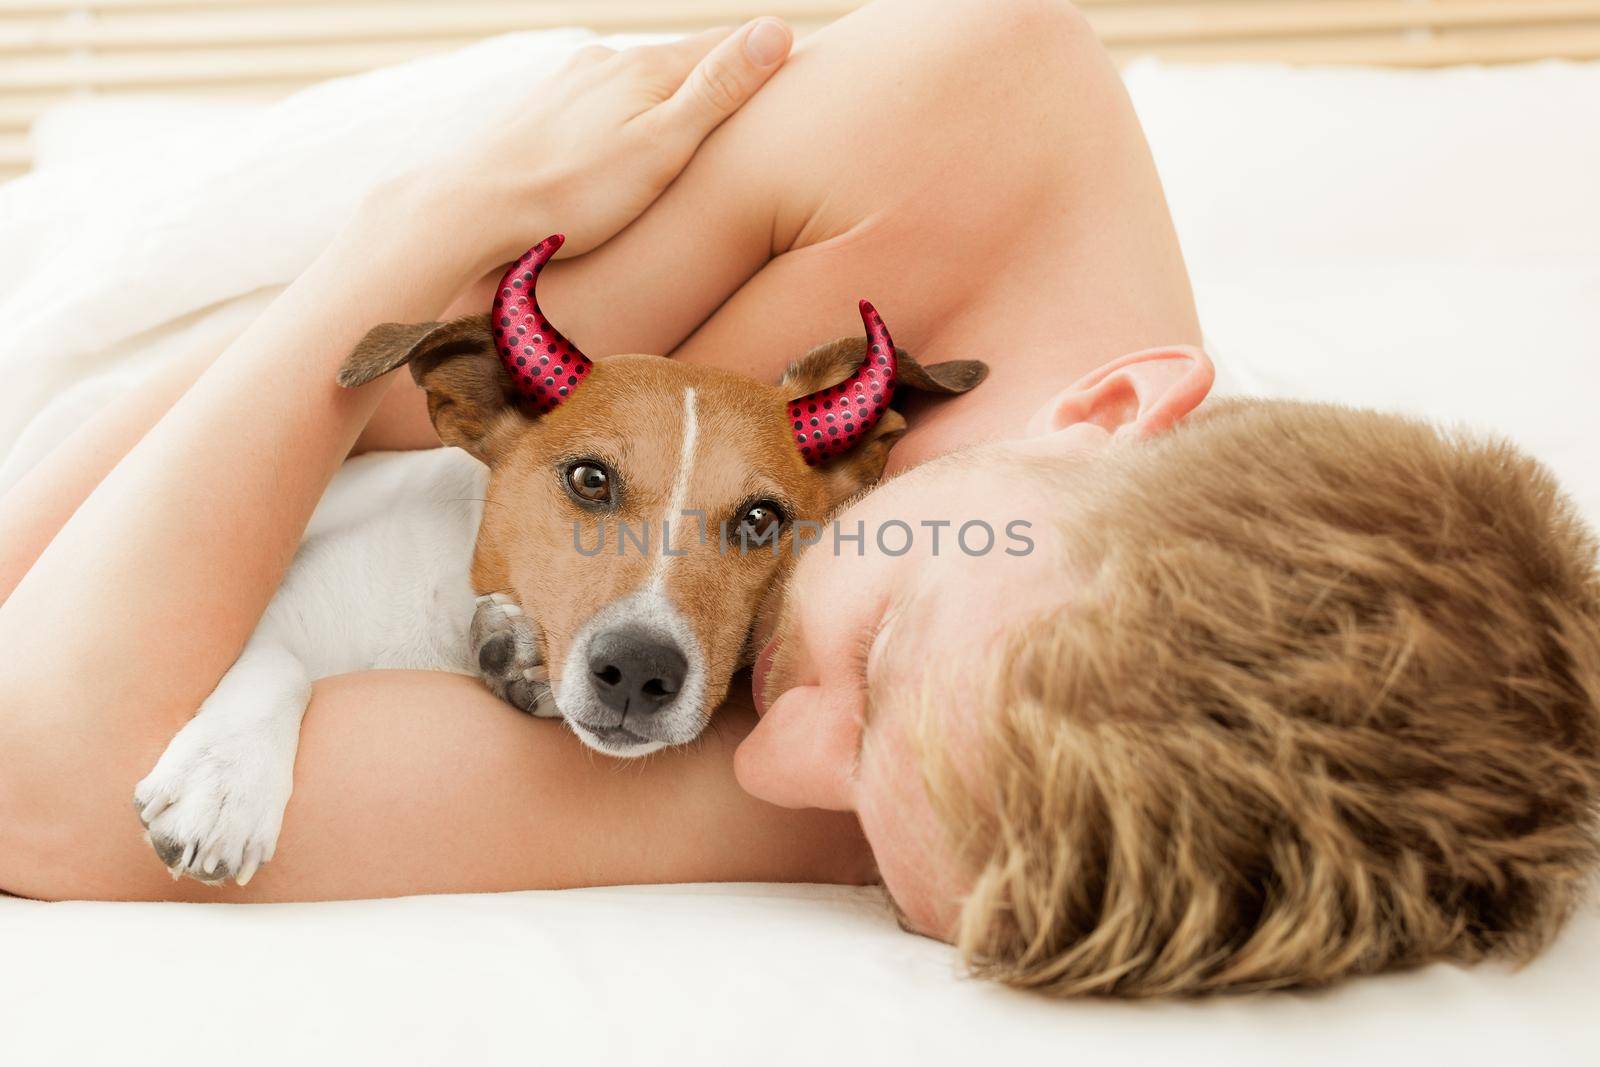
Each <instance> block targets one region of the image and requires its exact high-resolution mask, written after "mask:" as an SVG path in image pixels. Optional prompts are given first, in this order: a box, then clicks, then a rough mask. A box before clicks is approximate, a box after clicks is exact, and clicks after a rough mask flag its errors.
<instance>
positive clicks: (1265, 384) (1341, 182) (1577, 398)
mask: <svg viewBox="0 0 1600 1067" xmlns="http://www.w3.org/2000/svg"><path fill="white" fill-rule="evenodd" d="M1127 81H1128V86H1129V89H1130V92H1131V93H1132V95H1133V98H1134V101H1135V105H1136V106H1137V108H1138V110H1139V114H1140V117H1141V119H1142V120H1143V121H1144V123H1145V128H1146V130H1147V132H1148V134H1149V136H1150V141H1151V144H1152V148H1153V151H1154V153H1155V156H1156V160H1157V164H1158V166H1159V168H1160V170H1161V174H1162V179H1163V181H1164V183H1165V185H1166V188H1167V194H1168V198H1169V200H1170V202H1171V205H1172V210H1173V215H1174V218H1175V220H1176V223H1177V226H1178V231H1179V235H1180V237H1181V239H1182V241H1183V246H1184V252H1185V256H1186V258H1187V259H1188V262H1189V266H1190V270H1191V273H1192V275H1193V278H1194V283H1195V294H1196V298H1197V300H1198V301H1199V306H1200V315H1201V319H1202V321H1203V323H1204V326H1205V330H1206V334H1207V337H1208V339H1209V340H1210V342H1211V343H1212V345H1213V347H1214V349H1215V351H1214V355H1216V356H1217V358H1218V360H1219V361H1220V362H1221V363H1223V364H1224V369H1225V373H1226V374H1227V376H1228V377H1229V379H1230V381H1231V383H1232V384H1233V385H1234V386H1235V387H1237V388H1239V389H1241V390H1243V391H1248V392H1256V393H1263V394H1266V395H1275V396H1303V397H1309V398H1315V399H1325V400H1336V401H1344V402H1349V403H1357V404H1367V405H1374V406H1379V407H1389V408H1396V409H1400V410H1404V411H1409V412H1413V413H1418V414H1422V415H1428V416H1433V417H1436V418H1440V419H1445V420H1466V421H1469V422H1471V423H1473V424H1474V425H1478V426H1482V427H1485V428H1490V429H1494V430H1498V431H1501V432H1504V433H1507V434H1510V435H1511V436H1513V437H1514V438H1516V439H1517V440H1518V441H1520V442H1521V443H1522V444H1524V445H1525V446H1526V447H1527V448H1528V449H1530V450H1531V451H1532V452H1534V453H1535V454H1536V455H1538V456H1539V457H1540V458H1542V459H1544V460H1545V461H1547V462H1548V463H1550V464H1551V465H1552V467H1554V468H1555V470H1556V471H1557V473H1558V474H1559V475H1560V476H1561V477H1562V478H1563V480H1564V481H1565V482H1566V484H1567V485H1568V487H1569V488H1570V489H1571V490H1572V492H1573V493H1574V495H1575V496H1576V497H1577V498H1578V500H1579V502H1580V504H1581V505H1582V506H1583V507H1584V508H1585V510H1586V511H1587V513H1588V515H1589V516H1590V518H1591V520H1600V470H1596V469H1595V465H1594V463H1593V457H1594V456H1595V455H1596V454H1597V453H1600V420H1596V419H1595V418H1594V417H1593V413H1592V412H1593V406H1594V405H1593V398H1594V397H1596V396H1600V255H1597V252H1596V250H1597V249H1600V210H1597V209H1596V205H1595V199H1596V195H1595V194H1596V190H1600V137H1597V136H1595V133H1594V131H1595V130H1600V64H1596V63H1589V64H1573V63H1555V62H1550V63H1540V64H1532V65H1527V66H1514V67H1501V68H1494V69H1477V68H1461V69H1454V70H1445V71H1380V70H1362V69H1345V70H1332V69H1304V68H1301V69H1294V68H1288V67H1279V66H1226V67H1209V68H1207V67H1181V66H1169V65H1163V64H1160V63H1155V62H1148V61H1147V62H1142V63H1139V64H1135V65H1134V66H1133V67H1131V68H1130V69H1129V71H1128V73H1127Z"/></svg>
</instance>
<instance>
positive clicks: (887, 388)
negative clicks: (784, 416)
mask: <svg viewBox="0 0 1600 1067" xmlns="http://www.w3.org/2000/svg"><path fill="white" fill-rule="evenodd" d="M861 321H862V323H863V324H865V325H866V327H867V354H866V358H865V359H863V360H862V361H861V366H859V367H857V368H856V372H855V373H854V374H852V375H851V376H850V377H848V378H846V379H845V380H844V381H842V382H840V383H839V384H838V385H832V386H829V387H828V388H826V389H819V390H817V391H816V392H815V393H807V394H806V395H805V396H803V397H801V398H800V399H799V400H791V401H789V426H790V429H791V430H792V431H793V432H794V443H795V444H796V445H797V446H799V448H800V455H801V457H802V458H804V459H805V461H806V462H807V463H809V464H811V465H812V466H813V467H815V466H816V465H818V464H819V463H826V462H828V461H829V460H831V459H834V458H835V457H837V456H840V455H842V454H844V453H845V452H848V451H850V450H851V449H852V448H854V447H855V446H856V445H857V444H859V443H860V442H861V439H862V438H863V437H865V436H866V435H867V433H868V432H869V431H871V429H872V428H873V427H874V426H876V425H877V424H878V420H879V419H881V418H883V413H884V412H885V411H887V410H889V401H890V400H891V399H892V398H893V397H894V383H895V376H896V373H897V371H898V365H897V363H896V361H895V355H894V342H893V341H891V340H890V339H889V328H888V327H887V326H885V325H884V324H883V318H882V316H880V315H879V314H878V312H877V311H876V310H875V309H874V308H873V306H872V305H871V304H869V303H867V302H866V301H865V300H863V301H861Z"/></svg>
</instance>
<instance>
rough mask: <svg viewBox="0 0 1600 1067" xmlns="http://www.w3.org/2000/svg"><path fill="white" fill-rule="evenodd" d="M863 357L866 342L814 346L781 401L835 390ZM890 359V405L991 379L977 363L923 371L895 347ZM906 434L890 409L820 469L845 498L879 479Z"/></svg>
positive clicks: (796, 365)
mask: <svg viewBox="0 0 1600 1067" xmlns="http://www.w3.org/2000/svg"><path fill="white" fill-rule="evenodd" d="M866 357H867V339H866V338H865V337H841V338H840V339H839V340H837V341H830V342H828V343H827V344H825V345H818V346H817V347H816V348H813V349H812V350H811V351H810V352H807V353H806V354H805V355H804V356H801V357H800V358H799V359H797V360H795V361H794V362H793V363H791V364H789V369H788V370H787V371H785V372H784V374H783V380H782V382H780V383H779V388H780V389H782V390H783V394H784V399H786V400H796V399H799V398H800V397H802V396H805V395H806V394H808V393H815V392H817V391H818V390H820V389H827V388H829V387H830V386H834V385H838V384H839V383H840V382H842V381H844V380H845V379H846V378H848V377H850V375H852V374H854V373H855V372H856V368H858V367H860V366H861V362H862V360H864V359H866ZM894 358H895V367H896V381H895V393H894V396H895V398H894V400H893V401H891V404H892V405H898V404H899V403H900V402H901V401H903V400H905V399H906V398H907V397H909V396H910V395H911V394H912V393H913V392H921V393H927V394H929V395H931V396H934V397H948V396H957V395H959V394H961V393H965V392H967V391H968V390H970V389H973V388H976V387H977V386H978V385H979V384H980V383H981V382H982V381H983V379H984V378H985V377H987V376H988V374H989V366H988V364H986V363H984V362H982V361H981V360H976V359H955V360H950V361H949V362H946V363H934V364H930V365H929V366H926V367H924V366H923V365H922V364H921V363H919V362H917V360H916V359H914V358H913V357H912V355H911V353H909V352H907V351H906V350H905V349H903V348H901V347H900V346H899V345H896V346H895V349H894ZM906 429H907V425H906V419H905V416H904V415H902V414H900V412H898V411H896V410H895V409H894V407H893V406H891V407H890V409H889V410H888V411H886V412H884V413H883V417H882V418H881V419H879V420H878V424H877V425H876V426H874V427H873V428H872V429H871V431H869V432H868V433H867V434H865V435H864V436H863V437H862V438H861V440H860V441H859V442H858V443H857V444H856V446H855V447H854V448H852V449H851V450H850V451H848V452H846V453H844V454H843V455H841V456H836V457H835V458H833V459H831V460H829V461H828V462H827V463H824V464H822V465H821V466H820V467H819V468H818V469H819V470H821V471H823V472H825V473H827V474H828V475H830V477H831V478H832V479H833V480H836V481H837V482H838V483H839V486H840V492H841V494H842V495H844V496H848V495H849V494H851V493H854V492H855V491H856V490H858V489H861V488H864V487H866V486H869V485H872V484H873V483H874V482H876V481H877V480H878V479H879V478H880V477H882V476H883V468H884V465H885V464H887V463H888V462H889V449H890V448H891V447H893V445H894V443H895V442H896V441H898V440H899V439H900V438H901V437H902V436H904V434H905V432H906Z"/></svg>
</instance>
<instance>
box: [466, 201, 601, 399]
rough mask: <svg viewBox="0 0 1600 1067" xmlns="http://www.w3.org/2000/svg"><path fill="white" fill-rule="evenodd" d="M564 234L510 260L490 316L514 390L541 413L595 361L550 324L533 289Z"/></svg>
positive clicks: (567, 392)
mask: <svg viewBox="0 0 1600 1067" xmlns="http://www.w3.org/2000/svg"><path fill="white" fill-rule="evenodd" d="M565 240H566V237H564V236H563V235H562V234H559V233H558V234H555V235H553V236H550V237H546V238H545V239H544V240H542V241H540V242H539V243H538V244H536V245H534V246H533V247H532V248H530V249H528V251H527V252H525V253H523V256H522V258H521V259H519V260H517V261H516V263H514V264H512V266H511V269H510V270H508V271H506V273H505V277H503V278H501V279H500V288H499V290H498V291H497V292H496V293H495V297H494V314H493V315H492V316H491V319H490V321H491V323H492V324H493V326H494V343H495V347H496V348H498V349H499V350H500V358H501V359H502V360H503V361H504V362H505V365H506V369H507V370H509V371H510V372H511V377H512V378H513V379H514V380H515V381H516V383H517V391H518V392H520V393H521V394H522V395H523V396H525V397H527V398H528V401H529V404H530V405H531V406H532V408H533V411H534V413H535V414H539V415H542V414H544V413H545V412H547V411H550V410H552V409H554V408H555V407H556V405H558V404H560V403H561V402H562V401H564V400H566V399H567V397H568V396H570V395H571V393H572V391H573V390H575V389H576V388H577V387H578V386H579V384H581V383H582V382H583V380H584V379H585V378H586V377H588V375H589V370H590V368H592V367H593V366H594V364H593V363H591V362H590V361H589V357H588V356H586V355H584V354H583V353H582V352H580V351H578V346H577V345H575V344H573V343H572V342H571V341H569V340H567V339H566V338H565V337H563V336H561V331H560V330H557V329H556V328H555V327H554V326H552V325H550V320H549V319H547V318H545V317H544V313H543V312H541V311H540V310H539V301H538V299H537V298H535V297H534V295H533V287H534V282H535V279H537V278H538V277H539V272H540V271H542V270H544V265H545V264H546V263H548V262H549V261H550V257H551V256H553V255H555V254H556V249H558V248H560V247H561V243H562V242H563V241H565Z"/></svg>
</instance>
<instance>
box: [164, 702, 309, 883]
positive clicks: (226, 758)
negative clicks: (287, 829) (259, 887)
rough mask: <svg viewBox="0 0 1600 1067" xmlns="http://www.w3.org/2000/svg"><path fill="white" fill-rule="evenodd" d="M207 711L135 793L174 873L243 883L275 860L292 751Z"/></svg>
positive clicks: (291, 770)
mask: <svg viewBox="0 0 1600 1067" xmlns="http://www.w3.org/2000/svg"><path fill="white" fill-rule="evenodd" d="M282 749H283V746H282V745H281V744H279V743H276V742H275V740H274V739H271V738H269V737H264V736H263V735H262V733H260V732H258V731H253V730H245V731H241V730H239V729H238V728H237V723H236V722H235V721H233V720H231V719H230V718H229V717H227V716H221V715H215V714H207V713H206V712H202V713H201V714H199V715H197V716H195V718H194V719H192V720H191V721H190V722H189V724H188V725H187V726H185V727H184V728H183V730H181V731H180V732H179V733H178V736H177V737H175V738H173V739H172V744H170V745H168V746H167V751H166V752H165V753H163V754H162V756H161V759H160V760H159V761H158V762H157V763H156V766H155V769H154V770H153V771H151V772H150V774H149V776H148V777H146V778H145V779H144V781H142V782H140V783H139V784H138V785H137V786H136V787H135V788H134V792H133V804H134V808H135V809H136V810H137V811H138V813H139V820H140V821H141V822H143V823H144V825H145V828H146V830H148V831H149V832H148V834H147V837H148V839H149V841H150V845H151V847H152V848H154V849H155V851H156V855H157V856H159V857H161V862H162V863H164V864H166V865H167V870H168V871H170V872H171V874H172V876H173V877H174V878H178V877H181V876H183V875H188V876H189V877H190V878H196V879H199V880H200V881H202V882H223V881H226V880H228V879H229V878H232V879H234V880H236V881H237V882H238V883H239V884H240V885H245V884H246V883H248V882H249V881H250V879H251V878H252V877H254V875H255V873H256V870H257V869H258V868H259V867H260V866H261V865H262V864H263V863H265V862H267V861H268V860H270V859H271V858H272V854H273V852H274V851H275V850H276V849H277V847H278V831H279V830H280V829H281V828H282V825H283V809H284V807H285V805H287V804H288V802H289V793H290V791H291V790H292V789H293V787H294V749H293V747H290V748H289V750H288V753H287V759H285V758H284V752H283V751H282Z"/></svg>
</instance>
